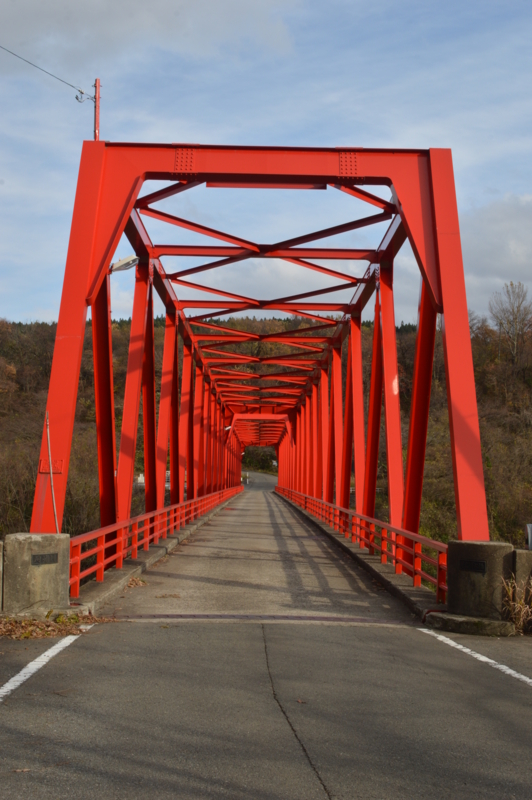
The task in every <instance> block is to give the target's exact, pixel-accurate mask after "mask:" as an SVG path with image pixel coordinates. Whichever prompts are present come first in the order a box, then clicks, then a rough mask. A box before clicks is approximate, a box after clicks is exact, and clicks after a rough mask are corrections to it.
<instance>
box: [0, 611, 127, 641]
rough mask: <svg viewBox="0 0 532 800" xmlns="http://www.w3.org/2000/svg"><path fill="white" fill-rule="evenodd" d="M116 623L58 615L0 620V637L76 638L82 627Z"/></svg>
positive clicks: (105, 619) (103, 619)
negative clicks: (42, 618) (49, 618)
mask: <svg viewBox="0 0 532 800" xmlns="http://www.w3.org/2000/svg"><path fill="white" fill-rule="evenodd" d="M105 622H116V620H114V619H112V618H110V617H93V616H92V615H91V614H88V615H79V614H69V615H68V616H65V615H63V614H60V615H59V616H58V617H57V618H56V619H55V620H53V621H52V620H48V619H46V620H37V619H14V618H13V617H3V618H0V637H2V636H3V637H4V638H5V639H48V638H55V637H57V636H78V635H81V634H83V633H85V628H84V626H86V625H94V624H95V623H98V624H102V623H105Z"/></svg>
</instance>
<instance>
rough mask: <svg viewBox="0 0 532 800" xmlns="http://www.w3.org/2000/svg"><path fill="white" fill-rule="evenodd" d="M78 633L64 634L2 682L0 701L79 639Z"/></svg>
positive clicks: (88, 626) (85, 627)
mask: <svg viewBox="0 0 532 800" xmlns="http://www.w3.org/2000/svg"><path fill="white" fill-rule="evenodd" d="M82 627H83V629H84V630H88V629H89V628H92V625H83V626H82ZM80 635H81V634H80ZM80 635H77V636H65V638H64V639H61V641H60V642H57V644H54V646H53V647H50V649H49V650H46V652H44V653H42V655H40V656H38V658H36V659H35V660H34V661H30V663H29V664H28V665H27V666H25V667H24V668H23V669H21V670H20V672H18V673H17V674H16V675H14V676H13V677H12V678H11V679H10V680H8V682H7V683H4V685H3V686H0V703H2V702H3V700H4V698H6V697H7V696H8V695H9V694H11V692H14V691H15V689H18V687H19V686H20V685H21V684H23V683H24V681H27V680H28V678H31V676H32V675H34V674H35V673H36V672H38V670H40V669H41V667H44V666H45V664H47V663H48V662H49V661H50V659H51V658H53V657H54V656H56V655H57V654H58V653H60V652H61V650H64V649H65V647H68V645H69V644H72V642H75V641H76V639H79V636H80Z"/></svg>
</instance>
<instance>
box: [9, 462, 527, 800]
mask: <svg viewBox="0 0 532 800" xmlns="http://www.w3.org/2000/svg"><path fill="white" fill-rule="evenodd" d="M274 482H275V479H273V478H271V477H270V476H253V481H252V482H251V483H250V484H249V486H248V487H246V492H244V493H243V494H241V495H239V496H238V498H235V500H234V502H231V503H230V504H229V506H228V507H227V508H226V509H224V510H223V511H221V512H220V514H219V515H218V516H217V517H215V518H214V519H213V520H212V521H211V522H210V523H208V524H206V525H205V526H204V527H202V528H201V529H200V530H198V532H197V533H195V534H193V535H192V537H191V539H190V541H189V543H187V544H183V545H180V547H179V548H178V549H177V550H176V551H175V554H172V555H171V556H169V557H167V559H166V560H165V561H164V563H160V564H159V565H158V566H157V567H155V568H153V569H151V570H150V571H148V572H147V573H145V575H144V578H145V579H146V581H147V583H146V585H145V586H142V587H139V588H135V589H130V590H128V591H127V592H126V593H125V595H124V596H123V597H122V598H119V600H118V601H117V602H116V603H115V604H114V605H113V606H111V607H109V608H108V609H106V613H115V614H116V616H117V617H118V618H120V619H121V621H120V622H117V623H114V624H108V625H99V626H95V627H94V628H93V629H92V630H91V631H89V632H88V633H87V634H86V635H84V636H83V637H81V638H80V639H79V640H77V641H75V642H74V643H73V644H72V645H71V646H70V647H68V648H66V649H65V650H64V651H62V652H61V653H60V654H59V655H58V656H56V657H55V658H54V659H53V660H52V661H50V662H49V663H48V664H47V666H46V667H44V668H43V669H41V670H40V671H39V672H38V673H36V674H35V675H34V676H33V677H32V678H31V679H30V680H28V681H27V682H26V683H25V684H23V685H22V686H21V687H20V688H19V689H17V690H16V691H15V692H14V693H13V694H12V695H10V696H9V697H8V698H7V700H6V701H5V702H4V703H3V704H2V705H0V759H1V761H0V764H1V765H0V772H1V778H0V780H1V783H0V787H1V788H0V796H1V797H2V798H6V800H11V798H17V799H18V798H21V797H31V798H36V800H41V798H53V799H54V800H62V799H63V798H89V797H90V798H92V797H100V798H104V799H105V800H107V798H128V800H137V798H139V799H140V798H146V797H150V798H165V799H166V798H191V799H192V798H194V799H196V798H197V799H198V800H199V798H258V800H270V799H271V800H273V799H274V798H276V799H277V798H279V800H285V799H286V800H291V799H292V798H294V800H296V799H297V800H307V798H308V800H313V798H339V799H340V798H341V799H342V800H347V799H348V798H364V799H366V798H367V799H368V800H372V799H373V798H375V800H377V799H379V800H388V798H390V799H392V798H393V799H394V800H395V798H397V799H399V800H402V799H403V798H404V799H405V800H407V799H408V800H412V798H453V799H454V798H490V799H491V798H493V800H495V798H497V800H500V799H501V798H508V799H509V798H519V799H521V798H523V800H524V798H527V800H528V799H529V798H530V797H532V790H531V782H532V769H531V765H530V762H531V759H530V742H531V741H532V717H531V713H530V712H531V710H532V687H531V686H528V685H527V684H524V683H522V682H520V681H518V680H515V679H514V678H511V677H510V676H508V675H505V674H503V673H501V672H498V671H497V670H495V669H493V668H492V667H490V666H489V665H487V664H483V663H480V662H478V661H477V660H475V659H473V658H471V657H470V656H468V655H466V654H464V653H462V652H458V651H456V650H454V649H453V648H451V647H449V646H447V645H445V644H444V643H442V642H440V641H438V640H436V639H435V638H434V637H432V636H430V635H428V634H426V633H423V632H421V631H420V630H419V628H420V625H419V622H418V620H416V619H414V618H413V617H412V615H411V614H410V612H409V611H407V610H406V609H405V608H404V607H403V606H402V605H401V604H400V603H399V602H398V601H397V600H395V599H394V598H393V597H390V596H389V595H388V594H386V593H385V592H383V590H382V589H380V588H379V587H378V586H377V585H376V584H374V583H373V582H372V581H371V579H370V578H369V577H368V576H367V575H366V574H365V573H363V572H362V571H359V570H358V568H357V567H356V566H355V565H354V564H353V563H352V562H351V561H350V560H349V559H348V557H346V556H343V555H342V554H340V553H339V551H338V550H337V549H336V548H335V547H334V545H333V544H331V543H329V542H328V541H327V540H326V539H325V537H322V536H320V535H318V534H317V533H316V530H315V529H314V528H313V527H312V526H311V525H310V524H308V523H307V522H306V521H303V520H302V519H301V517H299V515H297V513H296V512H294V511H293V510H292V509H291V508H290V507H289V506H288V505H287V504H286V503H284V502H283V501H282V500H281V499H280V498H278V497H275V496H274V495H273V494H272V493H271V491H268V490H269V489H271V488H272V484H274ZM452 638H453V639H454V640H455V641H459V642H460V643H461V644H464V645H465V646H467V647H470V648H472V649H473V650H476V651H477V652H480V653H483V654H484V655H487V656H489V657H490V658H493V659H495V660H497V661H502V662H503V663H506V664H508V665H509V666H511V667H512V668H513V669H516V670H518V671H520V672H521V673H523V674H526V675H528V676H529V677H531V678H532V647H531V645H532V642H531V641H530V640H529V639H528V638H527V639H523V638H521V639H513V640H511V641H508V640H504V641H502V640H487V639H479V638H473V637H464V636H462V637H460V636H454V637H452ZM52 643H53V642H50V641H47V642H42V641H39V642H33V641H31V642H5V641H4V642H1V643H0V653H1V655H0V681H1V682H2V683H3V682H5V681H6V680H7V679H9V677H11V675H13V674H15V673H16V672H17V671H18V670H19V669H20V668H21V667H22V666H24V664H25V663H27V662H28V661H30V660H31V659H32V658H35V657H36V655H38V654H39V653H40V652H42V651H43V650H45V649H47V648H48V647H49V646H50V645H51V644H52ZM26 648H27V649H26Z"/></svg>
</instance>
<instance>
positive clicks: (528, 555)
mask: <svg viewBox="0 0 532 800" xmlns="http://www.w3.org/2000/svg"><path fill="white" fill-rule="evenodd" d="M512 572H513V574H514V576H515V583H516V586H517V587H519V588H520V587H521V586H524V585H525V584H526V583H527V582H528V584H529V588H528V590H527V592H526V594H525V597H526V598H527V599H528V600H529V601H530V598H531V597H532V590H531V589H530V583H529V582H530V581H531V580H532V550H514V559H513V570H512Z"/></svg>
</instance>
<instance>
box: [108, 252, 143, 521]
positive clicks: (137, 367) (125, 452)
mask: <svg viewBox="0 0 532 800" xmlns="http://www.w3.org/2000/svg"><path fill="white" fill-rule="evenodd" d="M148 298H149V275H148V268H147V267H137V275H136V281H135V294H134V297H133V314H132V317H131V330H130V334H129V353H128V359H127V373H126V387H125V392H124V408H123V411H122V430H121V432H120V451H119V454H118V470H117V477H116V488H117V491H116V495H117V496H116V499H117V519H118V520H125V519H129V517H130V515H131V493H132V490H133V478H134V475H135V450H136V447H137V431H138V424H139V408H140V393H141V387H142V363H143V357H144V340H145V337H146V324H147V319H148Z"/></svg>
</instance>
